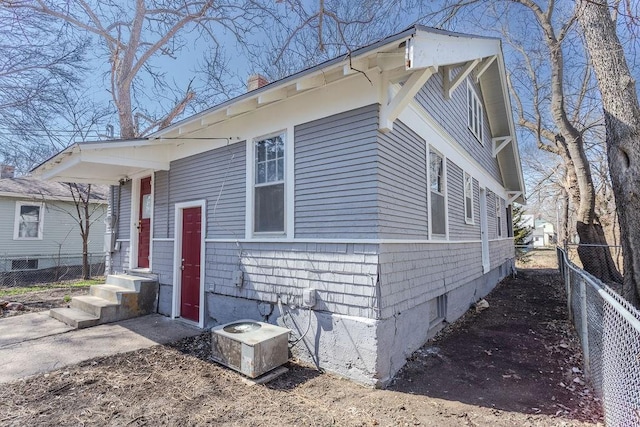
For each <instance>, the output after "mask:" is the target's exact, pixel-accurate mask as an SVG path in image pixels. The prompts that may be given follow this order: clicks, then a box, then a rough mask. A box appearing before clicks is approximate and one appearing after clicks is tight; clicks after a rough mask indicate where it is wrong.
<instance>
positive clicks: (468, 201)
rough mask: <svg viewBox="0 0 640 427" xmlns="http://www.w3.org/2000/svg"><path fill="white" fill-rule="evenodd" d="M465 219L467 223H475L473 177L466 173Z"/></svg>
mask: <svg viewBox="0 0 640 427" xmlns="http://www.w3.org/2000/svg"><path fill="white" fill-rule="evenodd" d="M464 219H465V222H466V223H467V224H473V178H472V177H471V175H470V174H468V173H466V172H465V173H464Z"/></svg>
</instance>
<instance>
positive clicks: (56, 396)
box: [0, 256, 602, 427]
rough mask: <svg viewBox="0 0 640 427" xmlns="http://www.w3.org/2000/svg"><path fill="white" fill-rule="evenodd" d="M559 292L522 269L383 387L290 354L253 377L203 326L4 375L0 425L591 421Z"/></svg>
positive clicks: (595, 410)
mask: <svg viewBox="0 0 640 427" xmlns="http://www.w3.org/2000/svg"><path fill="white" fill-rule="evenodd" d="M543 257H544V256H543ZM552 259H553V258H549V259H548V260H547V261H544V260H542V259H536V262H537V263H539V264H540V265H542V264H544V265H548V263H549V262H551V261H552ZM530 265H531V264H530ZM562 292H563V286H562V283H561V282H560V281H559V279H558V275H557V273H555V272H554V271H552V270H541V269H525V270H521V271H520V272H519V274H518V277H517V278H511V279H507V280H505V281H503V283H501V284H500V285H499V286H498V287H497V288H496V289H495V290H494V292H492V293H491V294H490V295H489V296H488V297H487V298H486V299H487V301H488V302H489V304H490V307H489V308H488V309H485V310H483V311H481V312H479V313H476V312H475V311H474V310H471V311H470V312H469V313H467V314H466V315H465V316H464V317H463V319H461V320H460V321H458V322H456V323H454V324H452V325H450V326H449V327H447V328H446V329H445V330H444V331H443V333H441V334H440V335H439V336H438V337H436V339H435V340H433V341H431V342H429V343H427V344H426V345H425V346H424V347H422V348H421V349H420V350H418V351H417V352H416V353H414V354H413V356H412V357H411V358H410V360H409V361H408V363H407V365H406V366H405V367H404V368H403V369H402V371H401V372H400V373H399V374H398V375H397V377H396V379H395V380H394V382H393V383H392V384H391V386H390V387H389V388H388V389H386V390H375V389H371V388H366V387H363V386H360V385H358V384H355V383H353V382H350V381H347V380H344V379H341V378H338V377H336V376H333V375H330V374H326V373H320V372H318V371H316V370H314V369H313V368H310V367H308V366H305V365H302V364H298V363H295V362H290V363H289V364H288V368H289V371H288V372H287V373H286V374H284V375H282V376H281V377H279V378H277V379H275V380H273V381H271V382H270V383H268V384H266V385H254V386H249V385H247V384H245V383H244V382H243V381H242V379H241V377H240V375H239V374H236V373H235V372H233V371H230V370H228V369H225V368H223V367H221V366H219V365H216V364H215V363H212V362H210V361H209V360H208V357H209V345H210V340H209V334H206V333H205V334H202V335H200V336H198V337H195V338H189V339H185V340H183V341H180V342H177V343H174V344H173V345H170V346H156V347H152V348H150V349H146V350H140V351H136V352H131V353H126V354H120V355H117V356H112V357H106V358H99V359H95V360H91V361H87V362H85V363H82V364H80V365H77V366H73V367H69V368H65V369H62V370H58V371H55V372H52V373H50V374H44V375H39V376H36V377H32V378H28V379H25V380H20V381H16V382H13V383H9V384H5V385H3V386H2V387H0V423H2V424H3V425H10V426H13V425H16V426H18V425H19V426H22V425H74V426H79V425H132V426H142V425H180V426H183V425H184V426H187V425H214V426H218V425H225V426H270V425H282V426H332V425H335V426H415V425H421V426H443V427H447V426H486V425H493V426H589V425H596V424H598V423H602V413H601V410H600V404H599V402H598V401H597V400H596V399H595V398H594V397H593V391H592V390H591V389H590V388H589V386H588V385H586V384H584V381H585V379H584V376H583V375H582V373H581V366H582V361H581V357H580V351H579V347H578V343H577V340H576V338H575V335H574V332H573V330H572V329H571V327H570V325H569V323H568V321H567V313H566V306H565V303H564V296H563V295H562ZM0 369H1V368H0Z"/></svg>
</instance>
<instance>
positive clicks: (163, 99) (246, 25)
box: [9, 0, 269, 138]
mask: <svg viewBox="0 0 640 427" xmlns="http://www.w3.org/2000/svg"><path fill="white" fill-rule="evenodd" d="M9 7H10V8H13V9H26V10H32V11H35V12H37V13H41V14H45V15H48V16H50V17H51V18H54V19H56V20H60V21H61V22H65V23H66V24H68V25H70V26H71V27H72V28H73V29H74V30H75V31H78V32H79V33H81V34H86V35H88V36H92V37H95V38H97V39H98V40H99V43H100V46H102V47H103V48H104V49H105V50H106V52H105V55H104V56H103V58H102V60H103V62H108V67H109V71H108V90H109V92H110V94H111V97H112V99H113V104H114V106H115V108H116V110H117V114H118V122H119V126H120V136H121V137H122V138H135V137H139V136H141V135H144V134H147V133H149V132H151V131H152V130H154V129H158V128H162V127H165V126H167V125H169V124H170V123H171V122H172V121H174V120H175V119H176V118H177V117H178V116H179V115H180V114H181V113H182V112H183V111H184V110H185V108H186V107H187V106H188V105H189V103H191V102H192V101H193V100H194V98H195V96H196V91H195V88H194V86H193V85H192V82H193V81H190V82H189V83H187V84H186V85H184V86H182V87H179V86H180V85H179V84H177V83H176V84H174V83H172V82H170V81H169V79H167V78H166V75H165V73H164V72H163V71H162V70H161V69H159V68H156V66H155V65H154V60H158V58H159V57H161V56H163V57H165V58H176V57H177V55H178V54H180V53H181V52H182V51H183V50H185V48H186V47H187V44H188V43H194V41H195V40H198V39H206V41H207V43H212V44H214V45H217V44H219V43H220V41H219V38H220V37H221V35H222V33H223V32H227V33H230V34H231V35H233V37H235V38H236V39H237V40H239V39H241V38H242V37H244V35H245V34H249V33H251V31H252V26H251V25H250V24H252V23H254V22H255V20H257V19H258V16H262V15H263V14H265V13H267V12H268V10H269V9H268V8H267V7H266V6H262V5H258V4H257V3H254V2H247V3H246V4H238V3H237V2H234V1H228V2H220V1H214V0H191V1H190V0H164V1H150V0H147V1H145V0H136V1H135V2H119V1H115V0H113V1H94V2H91V1H80V2H77V3H74V4H69V3H60V2H57V1H53V0H17V1H13V2H11V3H10V4H9ZM185 33H190V36H189V37H190V38H188V39H187V38H185V37H183V34H185ZM214 57H215V56H214ZM159 101H160V102H159ZM150 104H153V107H158V108H156V109H154V108H153V107H152V106H151V105H150ZM160 107H162V108H160Z"/></svg>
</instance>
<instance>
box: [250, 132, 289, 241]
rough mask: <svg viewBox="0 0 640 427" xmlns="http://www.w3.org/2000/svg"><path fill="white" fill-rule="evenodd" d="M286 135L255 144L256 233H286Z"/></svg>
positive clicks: (254, 223)
mask: <svg viewBox="0 0 640 427" xmlns="http://www.w3.org/2000/svg"><path fill="white" fill-rule="evenodd" d="M284 138H285V136H284V134H279V135H276V136H272V137H269V138H264V139H261V140H258V141H255V143H254V150H255V183H254V209H255V210H254V221H253V231H254V232H256V233H269V232H271V233H276V232H278V233H281V232H284V211H285V200H284V199H285V197H284V194H285V185H284V184H285V144H284Z"/></svg>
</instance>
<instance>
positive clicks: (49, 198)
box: [0, 191, 108, 205]
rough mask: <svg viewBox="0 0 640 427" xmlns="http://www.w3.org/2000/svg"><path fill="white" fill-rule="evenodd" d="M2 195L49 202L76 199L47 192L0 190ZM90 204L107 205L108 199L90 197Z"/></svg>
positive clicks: (0, 195)
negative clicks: (33, 192) (31, 192)
mask: <svg viewBox="0 0 640 427" xmlns="http://www.w3.org/2000/svg"><path fill="white" fill-rule="evenodd" d="M0 197H11V198H14V199H22V200H24V199H29V200H32V201H34V202H35V201H38V202H41V201H43V200H44V201H49V202H73V201H75V200H74V199H73V197H70V196H50V195H47V194H29V193H8V192H3V191H0ZM89 203H90V204H95V205H106V204H107V203H108V200H106V199H104V200H102V199H89Z"/></svg>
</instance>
